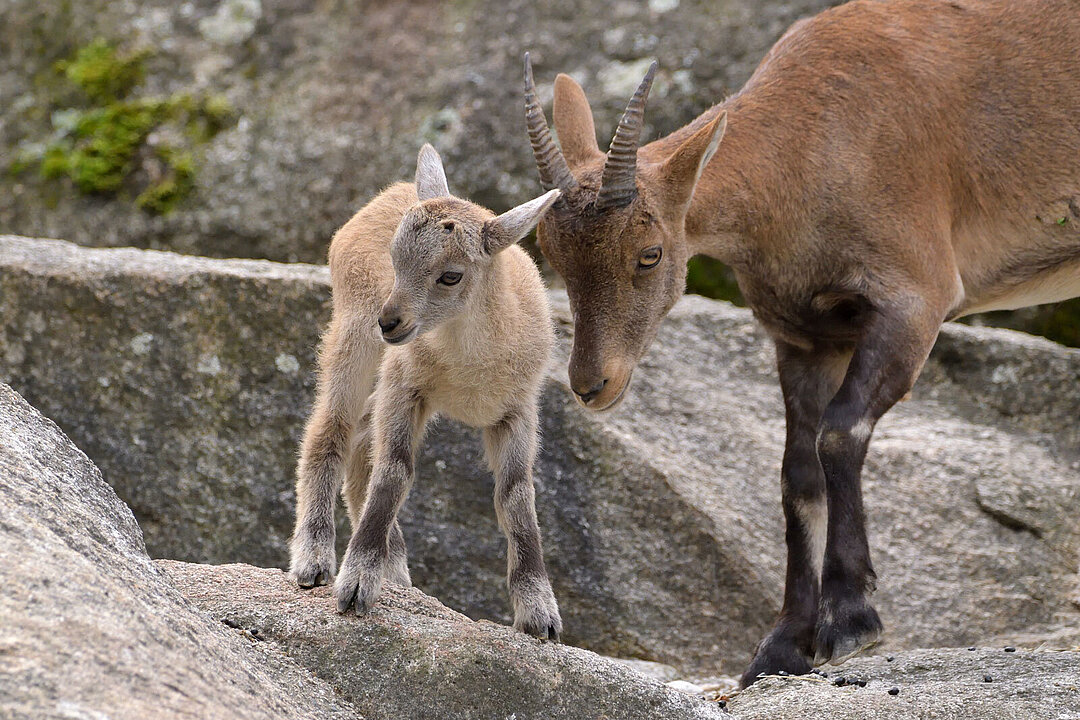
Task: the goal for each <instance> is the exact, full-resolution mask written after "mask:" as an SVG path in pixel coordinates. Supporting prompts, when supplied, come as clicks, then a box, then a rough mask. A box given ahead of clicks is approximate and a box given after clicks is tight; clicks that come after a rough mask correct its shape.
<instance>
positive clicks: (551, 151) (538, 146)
mask: <svg viewBox="0 0 1080 720" xmlns="http://www.w3.org/2000/svg"><path fill="white" fill-rule="evenodd" d="M525 124H526V125H527V126H528V129H529V142H530V143H532V151H533V157H534V158H536V169H537V170H538V171H539V173H540V184H541V185H542V186H543V187H544V189H545V190H555V189H558V190H562V192H563V194H564V195H565V194H566V193H570V192H573V191H574V190H577V187H578V184H577V180H575V179H574V175H573V173H571V172H570V166H569V165H567V164H566V158H565V157H563V153H562V150H561V149H560V148H559V146H558V145H556V144H555V140H554V139H553V138H552V137H551V130H550V129H548V124H547V118H545V117H544V108H543V107H541V106H540V100H539V98H537V96H536V84H535V83H534V82H533V72H532V62H531V61H530V60H529V53H525Z"/></svg>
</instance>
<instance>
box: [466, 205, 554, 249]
mask: <svg viewBox="0 0 1080 720" xmlns="http://www.w3.org/2000/svg"><path fill="white" fill-rule="evenodd" d="M561 194H562V193H561V192H560V191H559V190H548V191H547V192H546V193H544V194H543V195H541V196H540V197H538V198H536V199H535V200H530V201H529V202H527V203H524V204H522V205H518V206H517V207H516V208H514V209H513V210H507V211H506V212H504V213H503V214H502V215H500V216H498V217H496V218H492V219H491V220H488V221H487V222H486V223H484V228H483V230H482V231H481V234H480V237H481V240H482V241H483V243H484V252H486V253H487V254H488V255H494V254H495V253H497V252H499V251H500V250H505V249H506V248H508V247H510V246H511V245H513V244H514V243H516V242H517V241H518V240H520V239H521V238H523V237H525V236H526V235H528V234H529V231H530V230H532V229H533V227H535V226H536V223H538V222H540V218H542V217H543V216H544V213H545V212H547V209H548V208H549V207H551V206H552V205H553V204H554V203H555V201H556V200H558V199H559V195H561Z"/></svg>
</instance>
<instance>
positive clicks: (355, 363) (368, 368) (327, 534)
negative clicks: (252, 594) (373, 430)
mask: <svg viewBox="0 0 1080 720" xmlns="http://www.w3.org/2000/svg"><path fill="white" fill-rule="evenodd" d="M370 324H371V325H373V324H374V320H372V321H371V323H370ZM368 325H369V323H367V322H365V321H363V320H361V319H350V321H345V322H341V321H339V320H338V319H337V318H335V320H334V321H333V322H332V323H331V326H330V329H329V330H328V332H327V334H326V336H325V338H324V340H323V351H322V354H321V356H320V358H319V387H318V390H317V395H316V399H315V407H314V409H313V411H312V413H311V417H310V419H309V420H308V424H307V429H306V430H305V432H304V440H303V444H302V445H301V448H300V462H299V465H298V466H297V471H296V528H295V530H294V532H293V539H292V545H291V552H290V560H289V574H290V575H291V576H292V578H293V579H294V580H295V581H296V583H297V585H299V586H300V587H314V586H316V585H325V584H327V583H329V582H330V581H331V580H333V578H334V573H335V570H336V567H337V559H336V555H335V548H334V535H335V533H334V507H335V504H336V500H337V493H338V491H339V489H340V488H341V483H342V479H343V474H344V463H345V459H346V457H347V454H348V450H349V445H350V438H351V436H352V434H353V431H354V429H355V426H356V422H357V420H358V419H359V416H360V414H361V412H362V408H363V406H364V401H365V400H366V398H367V396H368V395H369V394H370V393H371V388H372V386H373V384H374V381H375V375H376V372H377V371H378V367H379V361H380V359H381V357H382V346H381V344H380V343H379V341H378V339H377V338H375V337H374V334H373V331H372V330H371V328H370V327H368Z"/></svg>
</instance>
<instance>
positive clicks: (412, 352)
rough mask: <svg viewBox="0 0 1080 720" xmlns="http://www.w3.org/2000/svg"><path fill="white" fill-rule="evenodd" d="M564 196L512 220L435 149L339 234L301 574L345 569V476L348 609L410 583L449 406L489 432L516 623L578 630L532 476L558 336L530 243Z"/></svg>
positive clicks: (304, 582)
mask: <svg viewBox="0 0 1080 720" xmlns="http://www.w3.org/2000/svg"><path fill="white" fill-rule="evenodd" d="M558 197H559V191H558V190H549V191H548V192H547V193H545V194H544V195H543V196H541V197H539V198H537V199H535V200H532V201H530V202H527V203H525V204H523V205H520V206H518V207H516V208H514V209H512V210H509V211H507V212H505V213H503V214H502V215H499V216H497V217H496V216H495V215H494V214H493V213H491V212H489V211H488V210H485V209H484V208H482V207H480V206H478V205H475V204H473V203H471V202H468V201H466V200H461V199H459V198H456V197H453V196H451V195H450V191H449V190H448V188H447V183H446V176H445V174H444V172H443V167H442V162H441V160H440V159H439V156H438V154H437V153H436V152H435V150H434V149H433V148H432V147H431V146H430V145H425V146H424V147H423V148H422V149H421V150H420V155H419V159H418V161H417V170H416V183H415V184H410V183H398V184H396V185H392V186H390V187H389V188H387V189H386V190H384V191H383V192H382V193H381V194H380V195H378V196H377V197H376V198H375V199H374V200H372V201H371V202H370V203H368V205H367V206H366V207H364V208H363V209H362V210H360V212H358V213H357V214H356V215H355V216H353V218H352V219H351V220H349V222H347V223H346V224H345V225H344V226H343V227H342V228H341V229H340V230H339V231H338V232H337V234H336V235H335V236H334V239H333V242H332V243H331V245H330V275H331V287H332V291H333V304H334V309H333V317H332V319H331V322H330V328H329V329H328V330H327V332H326V334H325V336H324V337H323V347H322V352H321V355H320V358H319V366H320V367H319V387H318V393H317V397H316V400H315V409H314V411H313V412H312V415H311V419H310V420H309V421H308V426H307V431H306V433H305V436H304V441H303V445H302V446H301V450H300V464H299V467H298V468H297V480H296V531H295V533H294V535H293V541H292V553H291V563H290V574H291V575H292V577H293V578H294V579H295V580H296V582H297V583H298V584H299V585H300V586H301V587H312V586H314V585H321V584H324V583H327V582H330V581H331V580H332V579H333V578H334V574H335V567H336V557H335V553H334V504H335V498H336V495H337V493H338V490H339V489H340V488H341V487H342V482H343V481H344V495H345V503H346V506H347V507H348V511H349V519H350V520H351V521H352V527H353V535H352V539H351V540H350V542H349V548H348V551H347V553H346V555H345V560H344V561H343V563H342V569H341V572H340V573H339V574H338V575H337V580H336V582H335V586H334V595H335V598H336V601H337V607H338V610H339V611H341V612H345V611H346V610H348V609H349V608H350V607H354V608H355V610H356V612H357V613H358V614H362V613H366V612H367V611H368V610H369V609H370V608H371V606H372V605H373V604H374V603H375V601H376V600H377V598H378V596H379V593H380V590H381V588H382V584H383V581H384V580H385V579H389V580H391V581H393V582H397V583H401V584H405V585H408V584H409V583H410V578H409V569H408V566H407V563H406V554H405V540H404V538H403V536H402V533H401V528H400V527H399V526H398V522H397V514H398V511H399V510H400V508H401V505H402V503H403V502H404V501H405V497H406V495H407V494H408V492H409V488H410V487H411V486H412V479H413V464H414V463H413V458H414V455H415V453H416V450H417V447H418V445H419V444H420V440H421V437H422V436H423V433H424V427H425V426H426V425H427V422H428V420H429V419H430V418H431V417H433V416H434V415H436V414H442V415H446V416H448V417H451V418H454V419H456V420H459V421H461V422H464V423H466V424H468V425H471V426H473V427H481V428H483V430H484V446H485V450H486V456H487V461H488V464H489V465H490V467H491V470H492V472H493V473H494V474H495V511H496V515H497V516H498V520H499V525H500V527H501V528H502V530H503V532H504V533H505V534H506V538H507V542H508V545H509V547H508V552H507V558H508V560H507V563H508V571H507V583H508V585H509V589H510V598H511V602H512V604H513V608H514V626H515V627H516V628H518V629H520V630H524V631H526V632H529V633H531V634H533V635H537V636H540V637H544V638H548V637H551V638H557V637H558V635H559V633H560V632H561V631H562V620H561V619H560V617H559V608H558V606H557V605H556V602H555V596H554V594H553V593H552V591H551V584H550V582H549V581H548V577H547V572H546V570H545V567H544V556H543V552H542V549H541V543H540V530H539V527H538V526H537V522H536V510H535V507H534V491H533V479H532V468H533V462H534V460H535V457H536V450H537V408H538V405H539V395H540V387H541V384H542V382H543V379H544V377H545V376H546V372H547V369H548V364H549V362H550V358H551V351H552V348H553V346H554V342H555V331H554V326H553V325H552V322H551V316H550V312H549V310H548V304H547V296H546V294H545V292H544V285H543V281H542V280H541V278H540V273H539V272H538V271H537V269H536V265H535V264H534V263H533V261H532V259H531V258H529V256H528V254H526V253H525V251H523V250H522V249H521V248H519V247H517V246H516V245H515V243H516V242H517V241H518V240H520V239H521V238H522V237H524V236H525V235H526V234H527V233H528V232H529V231H530V230H531V229H532V228H533V226H534V225H535V224H536V222H537V221H538V220H539V219H540V216H542V215H543V214H544V212H545V211H546V210H547V209H548V208H549V207H550V206H551V204H552V203H553V202H555V200H556V199H557V198H558ZM384 341H385V342H384Z"/></svg>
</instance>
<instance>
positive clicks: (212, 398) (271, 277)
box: [0, 238, 1080, 676]
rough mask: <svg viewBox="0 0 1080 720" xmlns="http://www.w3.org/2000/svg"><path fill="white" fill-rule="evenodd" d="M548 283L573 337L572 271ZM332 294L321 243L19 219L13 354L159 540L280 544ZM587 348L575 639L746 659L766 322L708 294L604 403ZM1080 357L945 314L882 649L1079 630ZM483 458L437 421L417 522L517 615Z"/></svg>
mask: <svg viewBox="0 0 1080 720" xmlns="http://www.w3.org/2000/svg"><path fill="white" fill-rule="evenodd" d="M551 297H552V300H553V302H554V304H555V306H556V315H557V317H559V318H560V327H561V332H562V334H563V337H564V340H563V344H562V352H563V353H565V352H566V349H567V347H568V344H567V340H566V338H567V336H568V334H569V332H570V330H569V327H568V320H567V318H568V314H567V308H566V301H565V295H562V294H560V293H553V294H552V296H551ZM326 299H327V287H326V278H325V271H324V270H322V269H317V268H310V267H306V266H291V267H285V266H280V265H274V264H272V263H253V262H234V261H229V262H220V261H208V260H195V259H190V258H179V257H176V256H173V255H168V254H160V253H141V252H137V251H130V250H128V251H112V250H87V249H80V248H77V247H74V246H72V245H70V244H66V243H59V242H42V241H30V240H25V239H17V238H3V239H0V327H2V328H3V333H4V336H3V343H4V345H3V351H2V352H0V378H7V379H9V380H10V382H11V383H12V384H13V385H14V386H15V387H17V388H18V389H19V390H20V391H22V392H24V393H25V394H26V396H27V397H28V398H30V399H31V400H32V402H33V403H35V404H36V405H38V406H39V407H41V408H42V409H43V410H44V411H45V412H46V413H47V414H49V415H50V416H51V417H53V418H54V419H56V421H57V422H59V423H60V424H61V426H62V427H64V428H65V429H66V430H67V431H68V432H69V433H70V434H71V435H72V436H73V437H74V438H75V439H76V441H77V442H78V443H79V444H80V445H81V446H82V447H84V448H85V449H86V451H87V453H88V454H89V455H90V456H91V457H92V458H94V459H95V460H96V461H97V462H98V463H99V464H100V465H101V467H102V468H103V470H104V471H105V474H106V477H107V478H108V479H109V480H110V482H112V483H113V484H114V486H115V487H116V488H117V489H118V492H119V493H120V495H121V497H123V498H125V499H127V500H128V501H129V502H130V503H131V504H132V507H133V509H134V511H135V514H136V517H138V518H139V519H140V521H141V522H143V524H144V530H145V532H146V537H147V543H148V547H149V548H150V551H151V554H153V555H155V556H158V557H162V556H165V557H173V558H178V559H185V560H198V561H213V562H227V561H246V562H253V563H256V564H268V565H283V564H284V563H285V559H286V558H285V541H286V539H287V537H288V534H289V531H290V525H291V513H292V502H293V498H292V474H293V467H294V463H295V447H296V441H297V439H298V436H299V433H300V430H301V426H302V423H303V418H304V416H305V414H306V412H307V406H308V403H309V402H310V398H311V388H312V386H311V374H312V369H313V368H312V363H313V358H314V355H313V352H314V347H315V344H316V339H317V336H318V331H319V328H320V325H321V324H322V322H324V321H325V317H326V311H327V306H326ZM148 338H149V339H148ZM288 358H292V359H293V360H291V361H290V360H289V359H288ZM564 368H565V362H564V359H563V360H560V361H559V362H558V363H557V364H556V365H555V367H554V369H553V374H552V381H551V382H550V383H549V385H548V387H547V389H546V391H545V395H544V399H543V433H544V445H543V450H542V453H541V456H540V459H539V463H538V467H537V505H538V510H539V514H540V522H541V527H542V529H543V531H544V536H545V549H546V555H547V559H548V565H549V571H550V574H551V577H552V581H553V584H554V586H555V592H556V596H557V597H558V599H559V602H560V605H561V608H562V614H563V619H564V621H565V625H566V633H565V635H564V639H566V640H567V641H568V642H570V643H572V644H576V645H581V646H583V647H587V648H590V649H593V650H596V651H598V652H602V653H604V654H607V655H613V656H620V657H637V658H642V659H648V660H656V661H662V662H665V663H668V664H671V665H674V666H676V667H678V668H679V669H680V671H681V672H682V673H684V674H687V675H693V676H707V675H715V674H718V673H720V674H733V673H738V672H739V671H740V670H741V669H742V665H743V663H744V662H745V661H746V660H747V658H748V656H749V653H750V651H751V650H752V648H753V645H754V643H755V642H756V640H757V639H758V638H759V636H760V635H761V633H762V632H763V631H764V630H765V629H766V628H767V627H768V625H769V624H770V622H771V621H772V618H773V615H774V613H775V612H776V610H777V607H778V604H779V600H780V590H781V584H782V562H783V526H782V520H781V513H780V503H779V488H778V482H777V478H778V475H779V463H780V457H781V450H782V438H783V413H782V407H781V402H780V395H779V390H778V387H777V384H776V380H775V371H774V369H773V354H772V350H771V348H770V346H769V343H768V342H767V340H766V338H765V336H764V333H763V332H762V331H761V330H760V329H759V328H758V327H757V325H756V324H755V323H754V321H753V319H752V317H751V316H750V314H749V313H748V312H747V311H744V310H738V309H735V308H732V307H731V306H729V305H726V304H723V303H716V302H711V301H705V300H702V299H698V298H686V299H684V300H683V301H681V302H680V303H679V305H678V306H677V307H676V308H675V310H674V311H673V313H672V315H671V317H670V318H669V319H668V320H667V321H666V322H665V324H664V326H663V328H662V330H661V332H660V336H659V338H658V340H657V343H656V344H655V346H654V348H653V349H652V350H651V351H650V353H649V354H648V355H647V356H646V358H645V359H644V361H643V363H642V365H641V367H640V368H639V369H638V370H637V372H636V373H635V379H634V385H633V387H632V389H631V391H630V393H629V396H628V399H627V401H626V403H625V404H624V405H623V406H622V407H621V408H619V409H618V410H617V411H615V412H613V413H609V414H605V415H592V414H586V413H585V412H584V411H582V410H581V409H580V408H578V407H577V406H576V405H575V404H574V402H573V401H572V400H571V398H570V396H569V393H568V392H567V390H566V388H565V378H564V373H565V370H564ZM703 368H704V370H703ZM211 371H212V372H211ZM1078 381H1080V353H1078V352H1077V351H1070V350H1065V349H1062V348H1060V347H1058V346H1054V345H1053V344H1051V343H1048V342H1045V341H1041V340H1038V339H1034V338H1030V337H1027V336H1023V335H1019V334H1017V333H1012V332H1006V331H995V330H989V329H981V328H966V327H960V326H949V327H947V328H946V329H945V331H944V332H943V334H942V336H941V338H940V340H939V342H938V345H937V348H936V349H935V351H934V353H933V355H932V357H931V359H930V361H929V363H928V365H927V367H926V370H925V371H924V373H923V376H922V378H921V379H920V381H919V383H918V384H917V386H916V389H915V393H914V397H913V399H912V400H911V401H909V402H907V403H903V404H902V405H900V406H899V407H898V408H896V409H895V410H894V411H893V412H892V413H890V414H889V415H888V416H886V418H885V419H884V420H883V421H882V422H881V423H880V425H879V428H878V431H877V433H876V437H875V442H874V443H873V444H872V445H871V450H870V455H869V458H868V462H867V470H866V473H865V481H864V482H865V487H866V493H867V500H866V504H867V512H868V516H869V525H870V533H871V545H872V548H873V553H874V561H875V565H876V569H877V571H878V574H879V577H880V583H879V590H878V594H877V596H876V597H877V605H878V608H879V610H880V611H881V614H882V617H883V619H884V621H885V624H886V627H887V632H886V636H885V643H884V644H883V645H882V647H881V652H893V651H895V650H897V649H902V648H914V647H928V646H961V647H966V646H967V645H970V644H979V645H988V644H994V643H996V644H1006V643H1010V644H1016V645H1022V646H1027V647H1039V646H1046V647H1069V646H1074V645H1076V644H1077V642H1078V640H1080V582H1078V577H1077V558H1078V555H1080V528H1078V527H1077V525H1076V523H1075V518H1076V517H1077V515H1078V513H1080V427H1078V426H1077V425H1076V422H1075V418H1076V417H1078V416H1080V382H1078ZM481 468H482V464H481V453H480V449H479V442H478V440H477V438H476V437H475V433H473V432H471V431H466V430H464V429H462V428H461V427H459V426H457V425H455V424H453V423H449V422H440V423H439V424H438V425H437V426H436V427H435V428H433V431H432V432H431V433H430V434H429V436H428V438H427V441H426V444H425V449H424V451H423V452H422V456H421V460H420V462H419V468H418V471H419V477H418V481H417V483H416V485H415V488H414V490H413V493H412V496H411V497H410V499H409V501H408V502H407V504H406V506H405V509H404V511H403V514H402V518H403V526H404V529H405V534H406V539H407V541H408V544H409V548H410V562H411V567H412V571H413V577H414V580H415V581H416V583H417V585H418V586H419V587H420V588H421V589H423V590H424V591H425V592H428V593H429V594H431V595H434V596H435V597H437V598H439V599H440V600H441V601H443V602H445V603H446V604H447V605H449V606H450V607H453V608H455V609H457V610H460V611H463V612H465V613H467V614H468V615H469V616H471V617H474V618H489V619H493V620H496V621H499V622H504V623H505V622H507V621H508V620H509V617H508V609H509V608H508V602H507V598H506V596H505V589H504V585H503V577H502V576H503V572H504V571H503V568H504V567H505V561H504V557H503V553H504V540H503V539H502V537H501V535H500V533H499V531H498V529H497V527H496V523H495V518H494V511H493V509H492V504H491V493H492V481H491V479H490V477H489V476H488V474H487V472H486V471H484V470H482V469H481ZM177 508H180V509H179V510H178V509H177Z"/></svg>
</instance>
